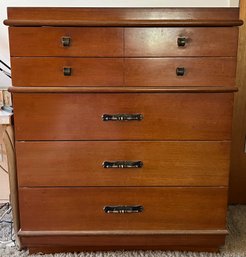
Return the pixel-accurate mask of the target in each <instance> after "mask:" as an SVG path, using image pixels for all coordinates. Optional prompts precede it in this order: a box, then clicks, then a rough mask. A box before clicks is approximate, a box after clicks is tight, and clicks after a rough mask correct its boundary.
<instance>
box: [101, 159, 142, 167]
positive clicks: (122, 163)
mask: <svg viewBox="0 0 246 257" xmlns="http://www.w3.org/2000/svg"><path fill="white" fill-rule="evenodd" d="M142 167H143V162H142V161H115V162H109V161H105V162H103V168H105V169H109V168H118V169H127V168H142Z"/></svg>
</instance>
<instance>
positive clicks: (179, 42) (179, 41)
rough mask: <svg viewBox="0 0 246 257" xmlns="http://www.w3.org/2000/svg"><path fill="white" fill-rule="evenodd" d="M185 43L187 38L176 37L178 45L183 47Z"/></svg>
mask: <svg viewBox="0 0 246 257" xmlns="http://www.w3.org/2000/svg"><path fill="white" fill-rule="evenodd" d="M186 43H187V39H186V38H185V37H178V39H177V44H178V47H184V46H185V45H186Z"/></svg>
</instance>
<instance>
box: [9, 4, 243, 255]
mask: <svg viewBox="0 0 246 257" xmlns="http://www.w3.org/2000/svg"><path fill="white" fill-rule="evenodd" d="M238 15H239V11H238V9H235V8H202V9H199V8H173V9H168V8H150V9H147V8H9V9H8V20H6V21H5V24H6V25H8V26H10V27H9V35H10V49H11V63H12V76H13V85H14V87H13V88H12V89H11V92H12V93H13V101H14V120H15V137H16V158H17V175H18V192H19V195H18V197H19V214H20V231H19V236H20V239H21V243H22V245H23V247H28V248H30V250H31V251H32V252H35V251H44V252H48V251H74V250H75V251H79V250H108V249H111V250H113V249H169V250H199V251H202V250H204V251H216V250H218V249H219V247H220V246H221V245H223V243H224V239H225V236H226V234H227V229H226V211H227V191H228V171H229V156H230V142H231V121H232V111H233V95H234V92H236V91H237V88H236V86H235V71H236V55H237V38H238V27H237V26H239V25H241V24H242V21H240V20H239V18H238Z"/></svg>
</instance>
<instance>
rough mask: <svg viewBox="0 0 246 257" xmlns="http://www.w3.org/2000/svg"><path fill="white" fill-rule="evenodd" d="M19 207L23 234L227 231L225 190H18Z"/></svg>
mask: <svg viewBox="0 0 246 257" xmlns="http://www.w3.org/2000/svg"><path fill="white" fill-rule="evenodd" d="M19 203H20V205H19V206H20V222H21V229H22V231H52V230H55V231H62V230H63V231H64V230H76V231H82V230H83V231H104V230H106V231H109V230H111V231H112V230H158V231H161V230H203V229H204V230H214V229H225V217H226V208H227V189H226V188H215V187H214V188H210V187H206V188H205V187H200V188H199V187H194V188H192V187H183V188H182V187H176V188H175V187H173V188H171V187H170V188H162V187H149V188H147V187H118V188H117V187H87V188H80V187H77V188H62V187H61V188H20V189H19ZM33 217H35V218H33Z"/></svg>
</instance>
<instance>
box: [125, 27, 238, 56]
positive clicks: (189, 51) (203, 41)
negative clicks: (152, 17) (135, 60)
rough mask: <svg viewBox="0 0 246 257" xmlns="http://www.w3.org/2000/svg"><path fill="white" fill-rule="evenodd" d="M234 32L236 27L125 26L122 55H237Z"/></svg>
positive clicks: (236, 34)
mask: <svg viewBox="0 0 246 257" xmlns="http://www.w3.org/2000/svg"><path fill="white" fill-rule="evenodd" d="M180 36H182V37H185V38H187V41H188V42H187V44H186V46H185V47H178V46H177V38H178V37H180ZM237 36H238V29H237V28H126V29H125V56H133V57H134V56H141V57H144V56H152V57H154V56H155V57H161V56H236V54H237Z"/></svg>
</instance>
